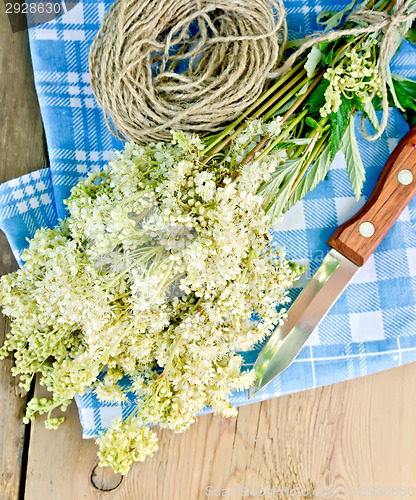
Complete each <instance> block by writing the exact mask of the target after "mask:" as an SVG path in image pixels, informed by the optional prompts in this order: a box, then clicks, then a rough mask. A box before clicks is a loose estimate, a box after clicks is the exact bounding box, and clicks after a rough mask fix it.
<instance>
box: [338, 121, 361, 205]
mask: <svg viewBox="0 0 416 500" xmlns="http://www.w3.org/2000/svg"><path fill="white" fill-rule="evenodd" d="M341 150H342V152H343V153H344V156H345V162H346V164H347V172H348V177H349V179H350V182H351V186H352V190H353V191H354V194H355V197H356V198H357V200H358V199H359V198H360V196H361V190H362V188H363V184H364V180H365V169H364V165H363V162H362V160H361V156H360V152H359V151H358V144H357V139H356V137H355V129H354V116H351V117H350V121H349V124H348V128H347V130H346V131H345V134H344V137H343V138H342V143H341Z"/></svg>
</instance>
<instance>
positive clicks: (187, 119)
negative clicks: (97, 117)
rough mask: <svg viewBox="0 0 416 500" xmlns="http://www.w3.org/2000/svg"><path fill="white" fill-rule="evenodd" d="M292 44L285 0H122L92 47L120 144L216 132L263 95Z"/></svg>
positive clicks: (98, 86)
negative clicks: (180, 133) (287, 43)
mask: <svg viewBox="0 0 416 500" xmlns="http://www.w3.org/2000/svg"><path fill="white" fill-rule="evenodd" d="M285 41H286V22H285V11H284V7H283V4H282V1H281V0H272V1H269V0H250V1H247V0H117V1H116V2H115V4H114V5H113V6H112V8H111V9H110V11H109V13H108V14H107V16H106V18H105V20H104V24H103V26H102V27H101V29H100V31H99V33H98V34H97V37H96V38H95V40H94V42H93V44H92V46H91V50H90V60H89V62H90V75H91V85H92V89H93V92H94V95H95V97H96V99H97V101H98V103H99V104H100V106H101V107H102V108H103V110H104V113H105V116H106V120H107V124H108V126H109V127H110V129H111V130H112V132H113V133H114V134H115V135H117V136H118V137H120V138H122V139H127V140H133V141H135V142H138V143H145V142H149V141H151V140H164V141H166V140H170V139H171V133H170V130H171V129H176V130H182V131H184V132H197V133H213V132H216V131H219V130H221V129H222V127H223V125H224V123H225V122H229V121H231V120H233V119H235V118H237V117H238V116H239V115H240V113H241V110H242V109H245V108H247V107H248V106H250V104H252V103H253V102H255V100H256V99H257V98H258V97H259V96H260V95H261V93H262V91H263V90H264V86H265V84H266V82H267V80H268V79H269V78H271V77H272V76H273V74H274V73H275V71H276V69H277V67H278V64H279V61H280V59H281V56H282V52H283V48H284V45H285Z"/></svg>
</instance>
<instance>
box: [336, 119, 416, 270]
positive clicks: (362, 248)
mask: <svg viewBox="0 0 416 500" xmlns="http://www.w3.org/2000/svg"><path fill="white" fill-rule="evenodd" d="M370 147H371V145H370ZM415 194H416V127H413V128H412V130H410V132H408V133H407V135H405V137H404V138H403V139H402V140H401V141H400V142H399V144H398V145H397V147H396V149H395V150H394V151H393V153H392V154H391V155H390V157H389V159H388V160H387V163H386V165H385V167H384V169H383V171H382V172H381V175H380V177H379V179H378V181H377V184H376V186H375V188H374V191H373V193H372V194H371V196H370V197H369V199H368V200H367V202H366V204H365V205H364V206H363V208H362V209H361V210H360V211H359V212H357V213H356V214H355V215H354V216H353V217H352V218H351V219H349V220H348V221H347V222H345V223H344V224H342V225H341V226H340V227H339V228H338V229H337V230H336V231H335V232H334V234H333V235H332V236H331V238H330V239H329V240H328V245H329V246H330V247H332V248H335V249H336V250H338V251H339V252H341V253H342V254H343V255H345V257H347V258H348V259H349V260H351V261H352V262H354V264H356V265H358V266H362V265H364V263H365V262H366V261H367V260H368V258H369V257H370V256H371V254H372V253H373V252H374V250H375V249H376V248H377V247H378V245H379V243H380V242H381V240H382V239H383V238H384V236H385V235H386V234H387V232H388V231H389V229H390V228H391V227H392V225H393V224H394V222H395V221H396V219H397V218H398V217H399V215H400V214H401V212H402V211H403V210H404V209H405V207H406V206H407V204H408V203H409V201H410V200H411V199H412V198H413V196H414V195H415Z"/></svg>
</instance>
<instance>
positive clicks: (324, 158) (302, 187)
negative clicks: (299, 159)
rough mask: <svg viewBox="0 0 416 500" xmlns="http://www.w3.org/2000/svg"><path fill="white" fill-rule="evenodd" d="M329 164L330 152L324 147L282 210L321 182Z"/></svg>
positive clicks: (300, 198) (286, 208)
mask: <svg viewBox="0 0 416 500" xmlns="http://www.w3.org/2000/svg"><path fill="white" fill-rule="evenodd" d="M330 166H331V152H330V150H329V147H327V148H325V149H324V151H323V152H322V153H321V155H320V156H319V158H318V160H317V161H315V162H314V163H313V165H312V166H311V167H310V169H309V170H308V171H307V172H306V174H305V176H304V177H303V178H302V180H301V181H300V182H299V184H298V186H297V187H296V189H295V190H294V191H293V194H292V196H291V197H290V199H289V201H288V203H287V205H286V206H285V208H284V212H286V211H287V210H289V208H291V207H292V206H293V205H294V204H295V203H297V202H298V201H300V200H302V199H303V198H304V197H305V196H306V194H307V193H309V191H312V190H313V189H315V188H316V186H317V185H318V184H319V183H320V182H322V181H323V180H324V179H325V177H326V176H327V174H328V170H329V167H330Z"/></svg>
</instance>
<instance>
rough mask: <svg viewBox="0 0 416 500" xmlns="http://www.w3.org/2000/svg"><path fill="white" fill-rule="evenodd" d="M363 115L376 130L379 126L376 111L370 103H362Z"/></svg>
mask: <svg viewBox="0 0 416 500" xmlns="http://www.w3.org/2000/svg"><path fill="white" fill-rule="evenodd" d="M364 113H365V116H366V117H367V118H368V119H369V120H370V123H371V125H372V126H373V127H374V128H375V129H376V130H378V129H379V128H380V124H379V122H378V118H377V115H376V110H375V109H374V105H373V103H372V102H371V101H369V102H366V103H364Z"/></svg>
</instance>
